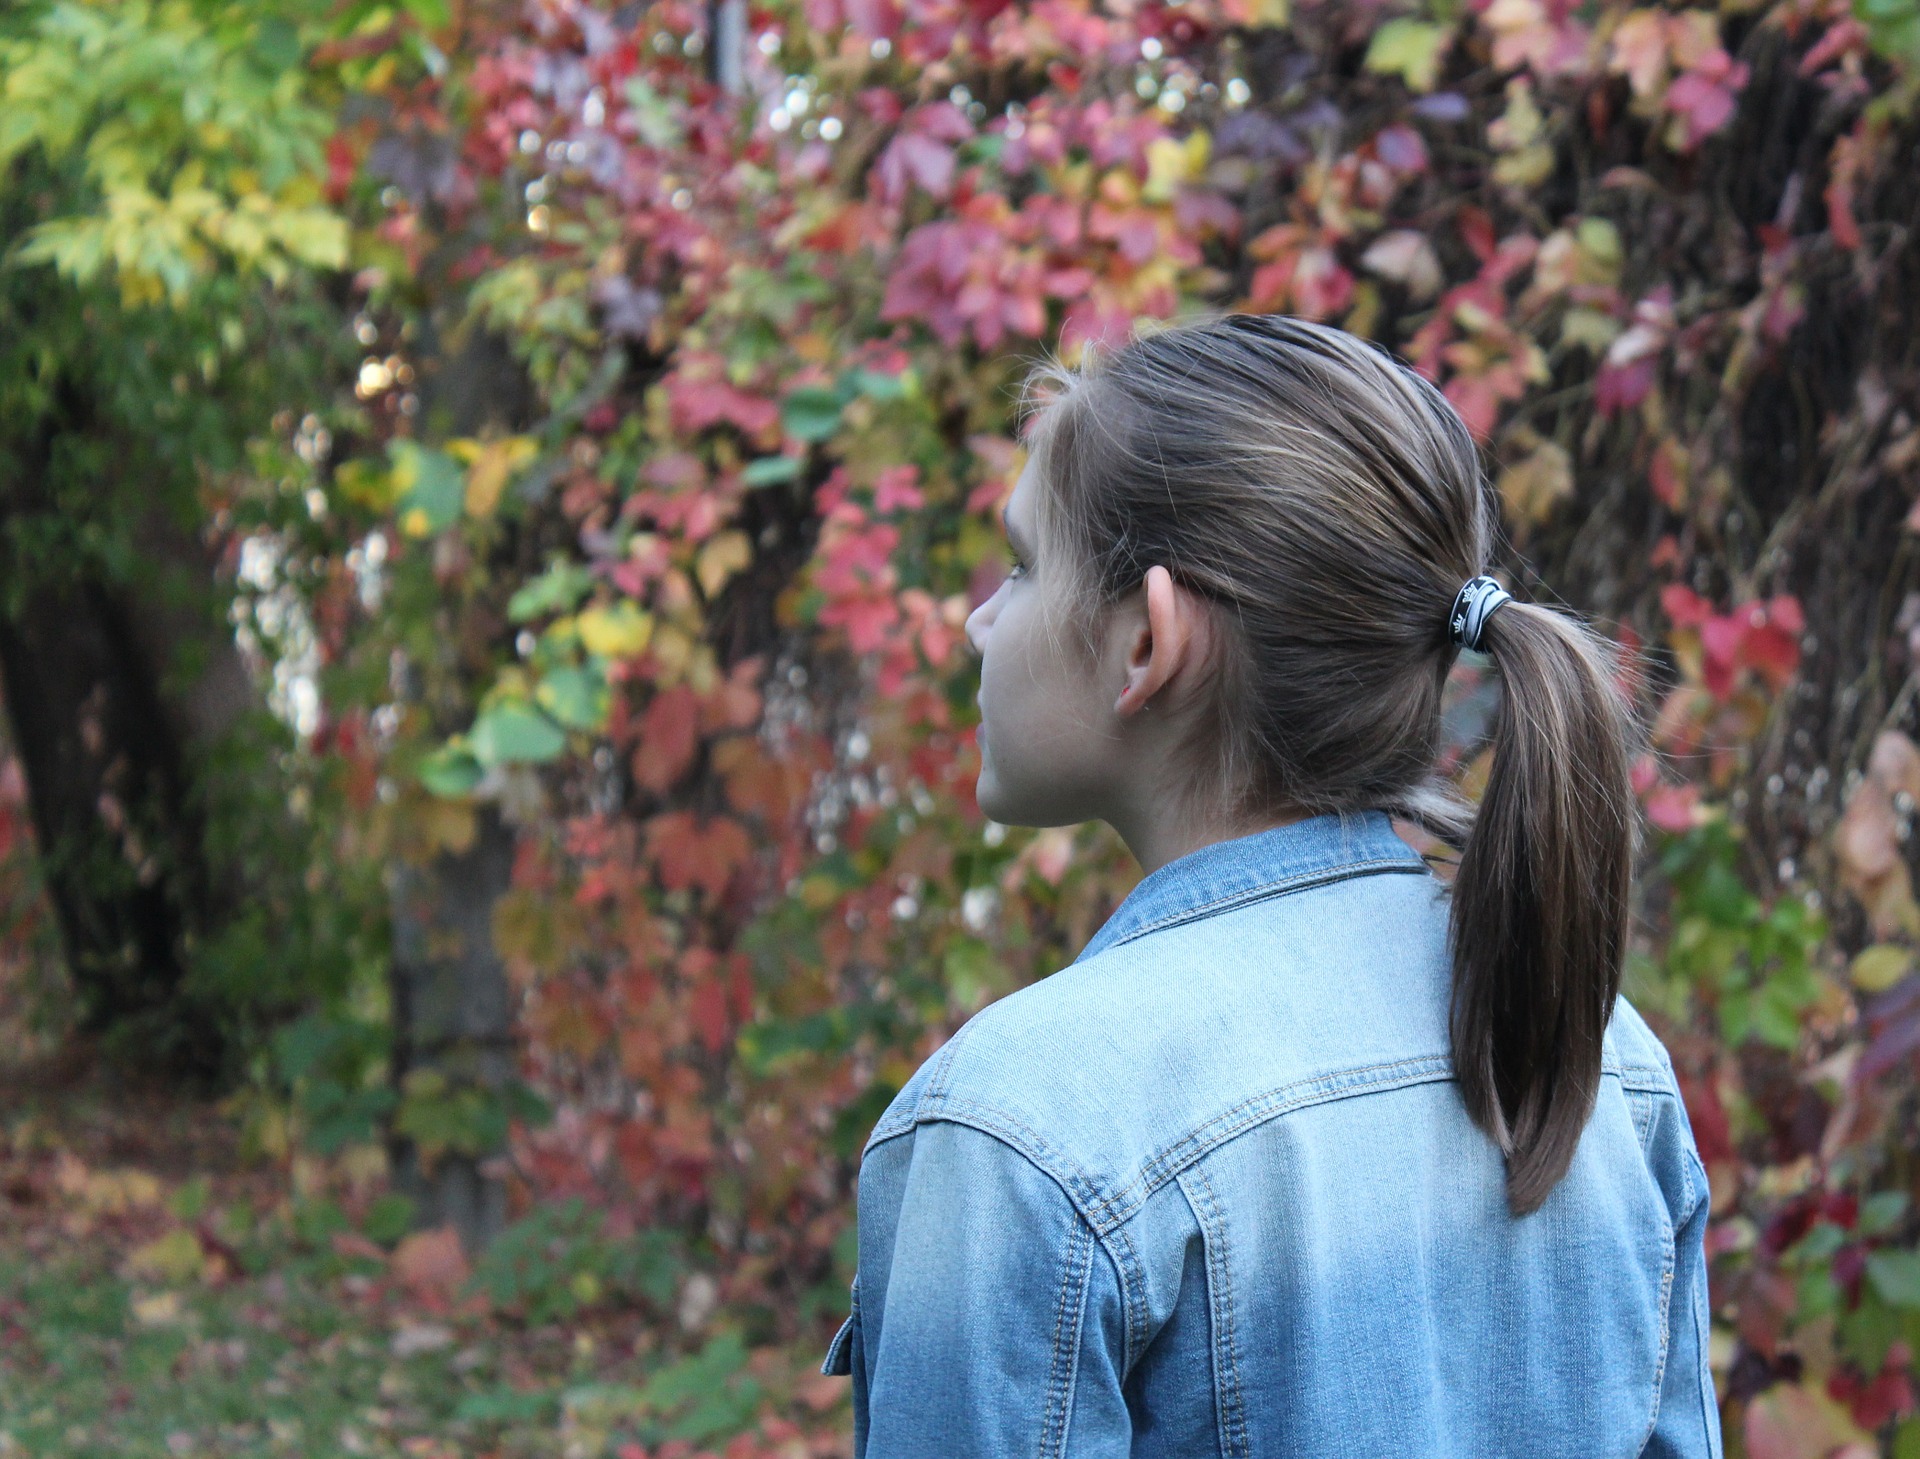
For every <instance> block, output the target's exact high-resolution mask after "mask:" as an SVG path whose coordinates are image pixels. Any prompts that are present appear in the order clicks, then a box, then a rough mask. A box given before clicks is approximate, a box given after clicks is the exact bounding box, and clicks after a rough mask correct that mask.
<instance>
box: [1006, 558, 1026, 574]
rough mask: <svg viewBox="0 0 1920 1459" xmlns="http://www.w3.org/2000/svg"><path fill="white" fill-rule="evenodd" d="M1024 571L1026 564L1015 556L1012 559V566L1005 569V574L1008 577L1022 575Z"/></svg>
mask: <svg viewBox="0 0 1920 1459" xmlns="http://www.w3.org/2000/svg"><path fill="white" fill-rule="evenodd" d="M1026 571H1027V565H1026V564H1025V563H1024V562H1022V561H1021V560H1020V559H1019V558H1017V557H1016V558H1014V560H1013V566H1012V567H1010V568H1008V569H1007V576H1008V577H1010V578H1014V577H1022V576H1024V575H1025V573H1026Z"/></svg>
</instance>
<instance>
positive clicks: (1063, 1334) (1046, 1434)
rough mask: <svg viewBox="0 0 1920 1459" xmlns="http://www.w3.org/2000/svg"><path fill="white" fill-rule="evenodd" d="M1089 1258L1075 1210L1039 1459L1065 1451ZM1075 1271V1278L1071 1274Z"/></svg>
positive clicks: (1054, 1458) (1089, 1240)
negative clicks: (1076, 1276) (1076, 1275)
mask: <svg viewBox="0 0 1920 1459" xmlns="http://www.w3.org/2000/svg"><path fill="white" fill-rule="evenodd" d="M1092 1258H1093V1230H1092V1228H1091V1227H1089V1226H1088V1225H1087V1223H1086V1221H1085V1220H1084V1219H1082V1217H1081V1216H1080V1213H1079V1212H1078V1211H1075V1212H1074V1215H1073V1226H1072V1229H1071V1230H1070V1232H1069V1233H1068V1236H1067V1264H1066V1271H1065V1272H1063V1273H1062V1274H1061V1278H1060V1300H1059V1304H1058V1307H1057V1308H1056V1310H1055V1312H1054V1320H1053V1353H1052V1360H1051V1362H1050V1363H1049V1364H1048V1366H1047V1411H1046V1414H1045V1416H1044V1417H1043V1418H1042V1420H1041V1428H1040V1459H1059V1456H1061V1455H1063V1454H1065V1453H1066V1447H1067V1428H1068V1426H1069V1424H1070V1423H1071V1422H1072V1417H1073V1386H1074V1379H1075V1377H1076V1376H1077V1374H1078V1372H1079V1357H1080V1330H1081V1325H1082V1323H1083V1322H1084V1320H1085V1314H1086V1308H1087V1289H1088V1286H1089V1285H1090V1283H1089V1280H1088V1279H1089V1277H1090V1276H1091V1273H1092V1267H1093V1261H1092ZM1076 1272H1077V1273H1078V1280H1076V1278H1075V1273H1076ZM1076 1288H1077V1295H1076ZM1056 1425H1057V1427H1056Z"/></svg>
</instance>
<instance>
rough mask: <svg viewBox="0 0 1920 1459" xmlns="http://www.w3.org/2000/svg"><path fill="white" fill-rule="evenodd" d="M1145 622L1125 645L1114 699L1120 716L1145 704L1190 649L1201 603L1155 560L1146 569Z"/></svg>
mask: <svg viewBox="0 0 1920 1459" xmlns="http://www.w3.org/2000/svg"><path fill="white" fill-rule="evenodd" d="M1143 587H1144V589H1145V593H1146V608H1147V614H1146V622H1145V623H1143V624H1141V625H1140V626H1139V627H1138V628H1137V629H1136V630H1134V633H1133V639H1132V642H1131V643H1130V644H1129V645H1128V648H1127V661H1126V683H1125V684H1124V685H1122V687H1121V689H1120V697H1119V698H1118V699H1116V700H1115V701H1114V703H1113V712H1114V713H1115V714H1118V715H1120V716H1122V717H1125V716H1127V715H1130V714H1134V713H1137V712H1138V711H1140V710H1143V709H1145V708H1146V707H1147V704H1148V702H1149V701H1150V700H1151V699H1152V698H1153V696H1154V695H1155V694H1157V693H1159V692H1160V690H1161V688H1162V687H1164V686H1165V685H1166V684H1167V683H1168V682H1169V681H1170V680H1172V678H1173V677H1174V675H1176V674H1177V673H1179V672H1180V670H1181V669H1182V668H1183V667H1185V665H1186V664H1187V662H1188V660H1189V659H1190V658H1191V656H1192V653H1193V644H1194V637H1195V630H1196V626H1197V623H1198V614H1199V612H1200V607H1199V605H1198V604H1197V603H1195V602H1194V600H1193V597H1192V595H1191V594H1189V593H1187V592H1186V591H1184V590H1183V589H1181V588H1178V587H1176V586H1175V585H1174V581H1173V576H1172V574H1170V573H1169V572H1168V571H1167V570H1166V569H1165V568H1164V567H1161V566H1160V565H1159V564H1158V563H1156V564H1154V566H1152V567H1150V568H1148V569H1147V576H1146V581H1145V583H1144V584H1143Z"/></svg>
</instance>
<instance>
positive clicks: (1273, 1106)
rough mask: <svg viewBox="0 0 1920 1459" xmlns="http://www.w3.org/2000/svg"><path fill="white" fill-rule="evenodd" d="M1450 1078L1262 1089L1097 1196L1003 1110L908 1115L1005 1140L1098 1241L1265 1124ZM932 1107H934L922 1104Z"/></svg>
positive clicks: (967, 1104)
mask: <svg viewBox="0 0 1920 1459" xmlns="http://www.w3.org/2000/svg"><path fill="white" fill-rule="evenodd" d="M1617 1072H1618V1071H1617V1070H1614V1069H1603V1070H1602V1071H1601V1073H1602V1074H1603V1075H1607V1074H1615V1073H1617ZM1362 1076H1373V1077H1370V1078H1367V1077H1362ZM1452 1077H1453V1069H1452V1061H1451V1060H1450V1059H1449V1058H1448V1056H1447V1055H1445V1054H1426V1055H1422V1056H1420V1057H1418V1058H1410V1059H1396V1060H1393V1061H1392V1062H1390V1063H1385V1064H1372V1065H1364V1066H1360V1067H1356V1068H1352V1069H1340V1070H1334V1071H1332V1072H1330V1073H1326V1074H1316V1075H1314V1076H1312V1077H1311V1078H1308V1079H1302V1080H1297V1081H1295V1082H1294V1083H1292V1084H1285V1085H1282V1086H1280V1087H1279V1088H1278V1089H1271V1090H1266V1091H1264V1092H1262V1093H1260V1094H1256V1095H1252V1096H1249V1097H1248V1098H1247V1099H1244V1100H1242V1101H1241V1102H1240V1103H1239V1104H1236V1105H1233V1106H1232V1107H1230V1108H1228V1109H1225V1110H1222V1111H1221V1112H1220V1113H1219V1114H1217V1115H1215V1116H1213V1117H1212V1118H1211V1119H1209V1120H1207V1121H1206V1122H1205V1123H1204V1124H1201V1125H1199V1126H1197V1127H1196V1128H1195V1129H1193V1130H1192V1131H1190V1132H1189V1133H1188V1134H1186V1135H1185V1136H1183V1137H1182V1138H1181V1139H1179V1140H1176V1141H1175V1142H1174V1143H1173V1144H1171V1145H1168V1146H1165V1147H1163V1148H1162V1149H1161V1150H1159V1151H1157V1152H1156V1153H1155V1154H1154V1155H1152V1156H1151V1157H1149V1158H1148V1160H1147V1161H1146V1163H1145V1164H1144V1165H1142V1166H1141V1167H1140V1173H1139V1175H1137V1176H1136V1177H1135V1178H1134V1179H1133V1180H1132V1181H1130V1182H1128V1183H1127V1184H1126V1185H1124V1186H1122V1187H1121V1188H1120V1189H1119V1190H1117V1191H1113V1192H1111V1193H1110V1194H1107V1195H1104V1196H1103V1195H1102V1194H1101V1191H1100V1188H1099V1187H1098V1186H1097V1185H1096V1184H1095V1183H1094V1182H1093V1181H1092V1180H1090V1179H1089V1178H1088V1177H1087V1176H1086V1175H1085V1174H1084V1173H1083V1172H1082V1171H1081V1170H1080V1169H1079V1168H1078V1167H1077V1166H1075V1165H1074V1164H1073V1163H1072V1162H1071V1161H1070V1160H1069V1159H1068V1158H1067V1157H1066V1155H1065V1152H1063V1151H1061V1150H1059V1149H1057V1148H1056V1147H1055V1146H1054V1145H1053V1144H1052V1143H1051V1142H1050V1141H1048V1139H1047V1138H1046V1137H1045V1136H1044V1135H1042V1134H1041V1133H1040V1132H1039V1131H1037V1130H1035V1129H1033V1128H1032V1127H1031V1126H1030V1125H1028V1124H1026V1123H1025V1122H1024V1121H1022V1120H1020V1119H1019V1118H1017V1117H1016V1116H1014V1115H1011V1114H1009V1113H1007V1112H1006V1111H1005V1110H1001V1109H997V1108H995V1107H994V1106H991V1105H985V1104H981V1103H980V1102H978V1101H977V1100H972V1099H967V1098H965V1097H963V1096H960V1095H954V1094H942V1095H940V1096H939V1098H938V1100H937V1101H936V1100H935V1099H934V1097H933V1096H931V1095H928V1096H926V1097H924V1098H923V1099H922V1100H921V1101H920V1103H919V1105H918V1107H917V1108H916V1110H915V1111H914V1121H915V1123H916V1124H919V1123H924V1122H928V1121H933V1120H951V1121H952V1122H954V1123H955V1124H962V1125H972V1126H974V1127H975V1128H977V1129H980V1130H984V1131H985V1132H986V1133H988V1134H990V1135H994V1136H997V1137H999V1138H1000V1139H1002V1140H1004V1141H1006V1142H1007V1143H1008V1144H1009V1145H1012V1146H1013V1147H1014V1148H1015V1149H1016V1150H1018V1151H1019V1152H1020V1153H1021V1154H1022V1155H1025V1156H1026V1157H1027V1158H1028V1159H1029V1160H1031V1161H1032V1162H1033V1163H1034V1164H1035V1165H1036V1166H1038V1167H1039V1168H1040V1169H1041V1170H1042V1171H1044V1172H1045V1173H1046V1174H1047V1175H1049V1176H1051V1177H1052V1178H1053V1179H1054V1180H1055V1181H1056V1182H1057V1183H1058V1184H1059V1185H1060V1187H1061V1188H1062V1189H1063V1190H1065V1191H1066V1193H1067V1195H1068V1198H1069V1199H1070V1200H1071V1201H1072V1202H1073V1204H1074V1206H1075V1208H1076V1209H1078V1210H1079V1212H1080V1214H1081V1215H1083V1216H1085V1217H1086V1219H1087V1223H1088V1224H1089V1225H1090V1226H1092V1227H1093V1229H1094V1233H1095V1235H1097V1236H1099V1237H1101V1238H1102V1239H1103V1240H1104V1239H1105V1238H1106V1236H1107V1234H1108V1233H1109V1232H1110V1231H1113V1230H1114V1229H1116V1228H1117V1227H1119V1226H1121V1225H1122V1224H1124V1223H1125V1222H1126V1221H1128V1220H1129V1219H1131V1218H1132V1216H1133V1214H1134V1212H1135V1211H1137V1210H1138V1209H1139V1208H1140V1207H1141V1206H1143V1205H1144V1204H1145V1203H1146V1201H1147V1200H1148V1198H1149V1197H1151V1196H1152V1195H1153V1193H1154V1192H1155V1191H1157V1190H1159V1189H1160V1187H1162V1186H1163V1185H1165V1184H1166V1183H1167V1182H1168V1181H1169V1180H1171V1179H1173V1178H1174V1177H1175V1176H1176V1175H1178V1174H1179V1173H1180V1171H1181V1170H1183V1169H1185V1168H1186V1166H1188V1165H1189V1164H1191V1163H1192V1162H1193V1161H1195V1160H1198V1159H1200V1158H1201V1157H1202V1156H1203V1155H1205V1154H1207V1153H1208V1151H1210V1150H1213V1149H1215V1148H1216V1147H1218V1146H1219V1145H1221V1144H1224V1143H1225V1142H1226V1141H1228V1140H1230V1139H1232V1138H1234V1137H1235V1136H1236V1135H1240V1134H1244V1133H1245V1132H1246V1131H1247V1130H1250V1129H1252V1128H1254V1127H1255V1126H1257V1125H1260V1124H1264V1123H1265V1122H1266V1121H1267V1120H1270V1119H1276V1118H1278V1117H1279V1116H1281V1115H1285V1114H1291V1113H1293V1112H1294V1111H1295V1110H1298V1109H1305V1108H1308V1107H1311V1106H1313V1105H1318V1104H1330V1103H1332V1102H1333V1101H1334V1100H1337V1099H1351V1098H1354V1097H1357V1096H1362V1095H1367V1094H1380V1093H1386V1092H1389V1091H1391V1090H1393V1089H1404V1088H1409V1087H1411V1086H1413V1085H1415V1084H1431V1083H1435V1082H1438V1081H1441V1080H1445V1079H1450V1078H1452ZM936 1102H937V1104H938V1106H939V1107H938V1108H929V1107H928V1106H930V1105H933V1104H935V1103H936ZM1248 1111H1253V1112H1252V1113H1248Z"/></svg>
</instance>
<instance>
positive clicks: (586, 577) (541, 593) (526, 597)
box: [507, 558, 593, 623]
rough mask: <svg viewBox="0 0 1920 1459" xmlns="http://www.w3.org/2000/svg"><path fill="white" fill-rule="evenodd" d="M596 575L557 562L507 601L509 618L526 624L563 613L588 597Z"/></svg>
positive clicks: (568, 563) (575, 563)
mask: <svg viewBox="0 0 1920 1459" xmlns="http://www.w3.org/2000/svg"><path fill="white" fill-rule="evenodd" d="M592 586H593V574H592V573H590V572H588V571H587V570H586V569H585V568H584V567H582V566H580V564H579V563H577V562H568V561H566V560H565V559H563V558H556V559H555V560H554V561H553V563H552V565H551V566H549V567H548V568H547V570H546V571H545V572H543V573H541V574H540V576H539V577H537V578H535V579H534V580H533V581H532V582H530V583H527V584H525V585H523V586H522V587H521V588H520V590H519V591H518V592H516V593H515V594H514V595H513V597H512V598H510V599H508V601H507V618H508V619H509V620H510V621H511V622H514V623H525V622H527V621H528V620H529V619H533V618H540V617H543V616H545V615H546V614H548V613H564V612H566V611H567V609H569V608H571V607H573V606H574V604H576V603H578V602H579V601H580V600H581V599H582V598H584V597H585V596H586V595H587V590H588V589H589V588H591V587H592Z"/></svg>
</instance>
